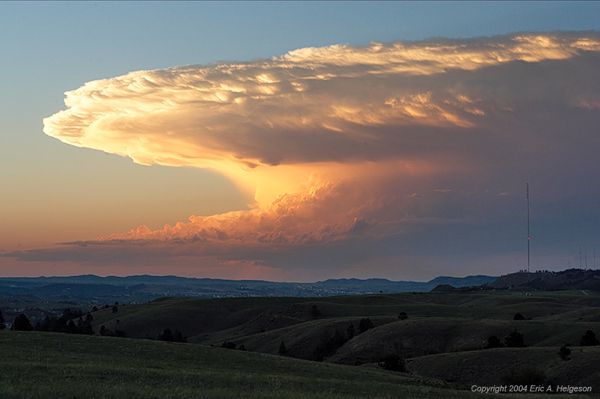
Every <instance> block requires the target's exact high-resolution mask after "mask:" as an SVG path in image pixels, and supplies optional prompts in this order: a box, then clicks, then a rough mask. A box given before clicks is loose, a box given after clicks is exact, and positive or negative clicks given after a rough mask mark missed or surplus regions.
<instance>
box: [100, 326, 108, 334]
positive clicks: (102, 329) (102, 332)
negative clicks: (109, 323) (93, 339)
mask: <svg viewBox="0 0 600 399" xmlns="http://www.w3.org/2000/svg"><path fill="white" fill-rule="evenodd" d="M100 335H102V336H105V335H108V330H107V329H106V327H104V325H101V326H100Z"/></svg>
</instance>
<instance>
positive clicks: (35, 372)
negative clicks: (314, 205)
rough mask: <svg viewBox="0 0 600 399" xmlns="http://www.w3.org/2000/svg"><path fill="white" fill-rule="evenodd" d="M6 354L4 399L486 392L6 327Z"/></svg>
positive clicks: (262, 357) (282, 360)
mask: <svg viewBox="0 0 600 399" xmlns="http://www.w3.org/2000/svg"><path fill="white" fill-rule="evenodd" d="M0 353H1V354H2V356H1V357H0V398H3V399H17V398H18V399H54V398H56V399H59V398H60V399H67V398H68V399H100V398H102V399H138V398H139V399H142V398H143V399H171V398H173V399H183V398H186V399H212V398H223V399H234V398H248V399H251V398H273V399H275V398H277V399H280V398H281V399H285V398H290V399H312V398H316V399H325V398H327V399H342V398H344V399H364V398H373V399H384V398H386V399H392V398H393V399H396V398H407V399H418V398H430V399H438V398H448V399H453V398H480V397H484V396H480V395H476V394H473V393H471V392H468V391H465V390H462V391H460V390H456V389H455V388H454V387H452V386H448V385H446V384H444V383H441V382H439V381H437V380H434V379H427V378H422V377H415V376H411V375H409V374H405V373H395V372H387V371H382V370H377V369H373V368H368V367H351V366H343V365H336V364H331V363H317V362H310V361H304V360H297V359H292V358H287V357H279V356H271V355H266V354H260V353H251V352H243V351H235V350H227V349H221V348H211V347H206V346H203V345H194V344H178V343H165V342H157V341H148V340H139V339H138V340H135V339H125V338H110V337H95V336H78V335H69V334H53V333H40V332H12V331H2V332H0ZM504 397H507V398H515V397H517V396H511V395H505V396H504ZM542 397H547V396H544V395H527V398H530V399H540V398H542ZM553 397H555V398H561V397H562V398H566V396H558V395H557V396H553ZM568 397H569V398H573V397H576V396H574V395H569V396H568Z"/></svg>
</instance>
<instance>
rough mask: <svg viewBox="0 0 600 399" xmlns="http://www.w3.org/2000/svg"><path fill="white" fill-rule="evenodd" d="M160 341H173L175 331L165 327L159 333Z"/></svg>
mask: <svg viewBox="0 0 600 399" xmlns="http://www.w3.org/2000/svg"><path fill="white" fill-rule="evenodd" d="M158 339H159V340H160V341H167V342H173V333H172V332H171V329H170V328H165V329H164V330H163V332H162V333H160V334H158Z"/></svg>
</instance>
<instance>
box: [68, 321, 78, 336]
mask: <svg viewBox="0 0 600 399" xmlns="http://www.w3.org/2000/svg"><path fill="white" fill-rule="evenodd" d="M67 332H68V333H69V334H77V333H78V332H79V331H78V330H77V326H76V325H75V322H74V321H73V320H69V321H68V322H67Z"/></svg>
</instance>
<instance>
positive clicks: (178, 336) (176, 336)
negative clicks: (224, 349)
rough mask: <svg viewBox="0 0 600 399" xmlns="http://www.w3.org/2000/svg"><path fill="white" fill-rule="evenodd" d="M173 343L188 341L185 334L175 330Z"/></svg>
mask: <svg viewBox="0 0 600 399" xmlns="http://www.w3.org/2000/svg"><path fill="white" fill-rule="evenodd" d="M173 341H175V342H187V339H186V338H185V337H184V336H183V334H182V333H181V331H179V330H175V332H174V333H173ZM240 349H241V348H240Z"/></svg>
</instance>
